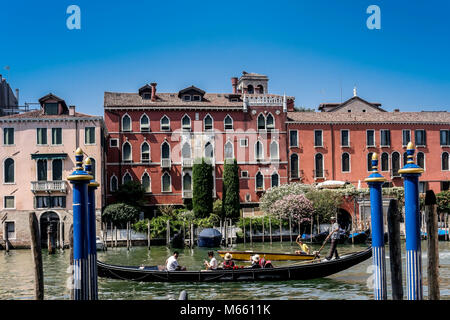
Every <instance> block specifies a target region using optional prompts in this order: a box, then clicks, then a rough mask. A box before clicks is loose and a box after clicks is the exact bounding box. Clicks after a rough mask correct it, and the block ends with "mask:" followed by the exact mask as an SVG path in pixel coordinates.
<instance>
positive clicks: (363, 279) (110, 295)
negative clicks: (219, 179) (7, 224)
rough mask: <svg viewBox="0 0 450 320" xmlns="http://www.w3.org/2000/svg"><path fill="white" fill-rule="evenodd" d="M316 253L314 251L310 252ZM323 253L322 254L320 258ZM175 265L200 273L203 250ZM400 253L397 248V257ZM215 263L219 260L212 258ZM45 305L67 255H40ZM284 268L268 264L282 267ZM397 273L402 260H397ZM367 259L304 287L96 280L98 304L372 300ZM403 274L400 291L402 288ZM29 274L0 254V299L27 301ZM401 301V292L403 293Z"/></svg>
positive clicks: (448, 260) (445, 281) (286, 246)
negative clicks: (184, 296)
mask: <svg viewBox="0 0 450 320" xmlns="http://www.w3.org/2000/svg"><path fill="white" fill-rule="evenodd" d="M296 248H297V247H296V246H291V245H290V243H289V242H287V243H286V242H283V243H281V244H280V243H274V244H273V245H270V244H267V243H265V244H262V243H258V244H254V245H253V247H251V246H250V245H249V244H247V245H246V246H244V245H243V244H239V245H235V246H234V247H233V249H235V250H251V249H253V250H261V251H273V252H293V251H294V250H295V249H296ZM363 248H364V246H362V245H361V246H360V245H354V246H352V245H341V246H339V247H338V249H339V252H340V255H343V254H345V253H347V252H352V251H358V250H361V249H363ZM313 249H315V250H317V249H318V246H313ZM327 249H328V248H327V247H326V248H324V250H323V253H325V252H326V250H327ZM179 251H180V257H179V263H180V264H181V265H184V266H186V267H187V268H188V269H189V270H198V269H201V268H203V261H204V260H205V259H206V255H207V251H208V249H203V248H195V249H193V250H191V249H185V250H179ZM404 252H405V248H404V243H403V254H404ZM170 254H171V251H170V250H169V249H168V248H166V247H164V246H154V247H152V248H151V250H150V251H148V250H147V248H146V247H133V248H131V250H130V251H127V250H126V248H113V249H112V248H108V251H107V252H99V253H98V258H99V260H101V261H105V262H108V263H114V264H121V265H140V264H145V265H157V264H164V262H165V260H166V258H167V257H168V256H169V255H170ZM386 257H387V261H386V263H387V279H388V294H389V296H388V297H389V299H390V298H391V291H390V284H389V283H390V272H389V253H388V252H387V253H386ZM426 257H427V256H426V242H422V258H423V259H422V263H423V277H424V295H425V297H426V296H427V276H426V274H427V273H426V266H427V259H426ZM218 258H219V260H220V257H218ZM439 258H440V266H441V267H440V278H441V282H440V285H441V298H442V299H447V300H450V242H443V241H440V242H439ZM43 260H44V278H45V299H69V289H68V287H67V285H66V283H67V282H68V279H69V275H70V274H69V273H68V267H69V250H65V251H64V252H58V253H57V254H54V255H47V252H46V251H44V254H43ZM286 263H289V262H274V264H275V265H282V264H286ZM402 263H403V269H404V268H405V259H404V257H403V260H402ZM370 265H371V259H369V260H367V261H364V262H363V263H360V264H359V265H356V266H354V267H353V268H350V269H348V270H345V271H342V272H340V273H337V274H335V275H332V276H329V277H326V278H322V279H315V280H309V281H279V282H254V283H253V282H243V283H186V282H185V283H148V282H147V283H144V282H132V281H122V280H111V279H102V278H99V298H100V299H112V300H122V299H125V300H131V299H135V300H137V299H139V300H147V299H165V300H169V299H177V298H178V296H179V293H180V292H181V291H182V290H186V291H187V292H188V295H189V299H201V300H212V299H215V300H220V299H322V300H329V299H345V300H355V299H373V292H372V289H370V288H369V287H368V285H367V283H368V280H369V282H370V279H369V278H370V276H371V274H372V273H371V271H370V270H371V269H370V268H369V266H370ZM405 274H406V273H405V270H403V280H404V288H405V285H406V280H405ZM33 281H34V275H33V269H32V259H31V251H30V250H15V251H11V252H9V253H6V252H4V251H0V299H32V298H33ZM405 297H406V290H405Z"/></svg>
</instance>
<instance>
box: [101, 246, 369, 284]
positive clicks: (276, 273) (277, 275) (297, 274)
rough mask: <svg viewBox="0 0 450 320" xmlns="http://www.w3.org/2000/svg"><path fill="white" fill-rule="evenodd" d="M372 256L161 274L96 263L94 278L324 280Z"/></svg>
mask: <svg viewBox="0 0 450 320" xmlns="http://www.w3.org/2000/svg"><path fill="white" fill-rule="evenodd" d="M371 256H372V248H370V247H369V248H367V249H365V250H363V251H360V252H356V253H352V254H348V255H344V256H342V257H341V258H340V259H337V260H330V261H321V260H313V261H309V262H305V263H302V264H297V265H290V266H282V267H275V268H263V269H253V268H242V269H236V270H232V269H231V270H223V269H217V270H209V271H165V270H159V268H158V267H126V266H117V265H110V264H106V263H103V262H100V261H97V267H98V276H99V277H103V278H111V279H119V280H131V281H139V282H237V281H284V280H309V279H316V278H322V277H327V276H330V275H332V274H335V273H338V272H340V271H343V270H346V269H348V268H351V267H353V266H355V265H357V264H358V263H361V262H363V261H365V260H367V259H369V258H370V257H371Z"/></svg>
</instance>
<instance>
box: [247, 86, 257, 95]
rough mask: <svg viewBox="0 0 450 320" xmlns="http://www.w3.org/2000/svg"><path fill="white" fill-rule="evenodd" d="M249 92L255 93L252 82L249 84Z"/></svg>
mask: <svg viewBox="0 0 450 320" xmlns="http://www.w3.org/2000/svg"><path fill="white" fill-rule="evenodd" d="M247 93H249V94H253V93H255V89H254V88H253V86H252V85H251V84H249V85H248V87H247Z"/></svg>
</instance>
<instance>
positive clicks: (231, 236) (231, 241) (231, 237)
mask: <svg viewBox="0 0 450 320" xmlns="http://www.w3.org/2000/svg"><path fill="white" fill-rule="evenodd" d="M232 223H233V221H231V219H230V245H231V246H233V224H232Z"/></svg>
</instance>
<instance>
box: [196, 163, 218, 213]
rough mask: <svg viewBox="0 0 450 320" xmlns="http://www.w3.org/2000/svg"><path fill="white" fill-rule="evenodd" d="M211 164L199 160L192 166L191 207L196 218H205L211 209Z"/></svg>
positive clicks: (212, 186) (212, 185)
mask: <svg viewBox="0 0 450 320" xmlns="http://www.w3.org/2000/svg"><path fill="white" fill-rule="evenodd" d="M212 170H213V168H212V165H210V164H209V163H206V162H205V160H204V159H203V158H202V160H201V161H195V162H194V166H193V167H192V178H193V179H192V180H193V189H192V209H193V211H194V214H195V216H196V217H197V218H206V217H207V216H208V215H209V214H210V213H211V212H212V210H213V195H212V191H213V188H214V184H213V175H212Z"/></svg>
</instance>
